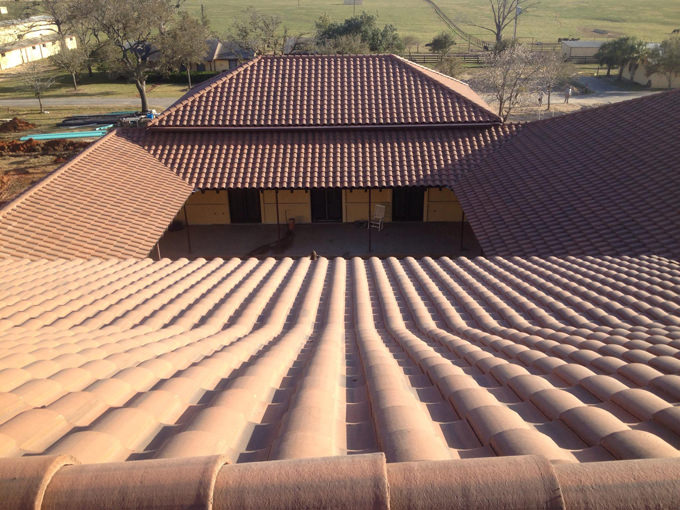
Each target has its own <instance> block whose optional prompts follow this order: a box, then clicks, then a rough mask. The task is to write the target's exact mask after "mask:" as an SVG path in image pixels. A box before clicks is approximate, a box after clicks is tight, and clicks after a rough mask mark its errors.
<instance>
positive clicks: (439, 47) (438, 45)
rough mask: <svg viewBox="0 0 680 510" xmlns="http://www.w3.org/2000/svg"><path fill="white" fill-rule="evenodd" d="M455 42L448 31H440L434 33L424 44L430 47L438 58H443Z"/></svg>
mask: <svg viewBox="0 0 680 510" xmlns="http://www.w3.org/2000/svg"><path fill="white" fill-rule="evenodd" d="M455 44H456V41H455V40H454V39H453V36H452V35H451V34H450V33H449V32H441V33H439V34H437V35H435V36H434V37H433V38H432V40H431V41H430V42H429V43H427V44H426V45H425V46H427V47H428V48H430V51H431V52H432V53H437V54H438V55H439V57H440V58H443V57H444V56H445V55H446V54H447V53H448V52H449V51H451V48H452V47H453V46H454V45H455Z"/></svg>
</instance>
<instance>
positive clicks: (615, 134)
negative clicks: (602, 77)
mask: <svg viewBox="0 0 680 510" xmlns="http://www.w3.org/2000/svg"><path fill="white" fill-rule="evenodd" d="M679 121H680V91H677V90H676V91H672V92H667V93H661V94H654V95H651V96H647V97H644V98H641V99H635V100H631V101H625V102H622V103H617V104H614V105H610V106H605V107H602V108H596V109H592V110H587V111H582V112H578V113H574V114H570V115H565V116H563V117H557V118H554V119H549V120H544V121H539V122H532V123H529V124H527V125H526V126H525V127H524V128H523V129H521V130H519V134H518V135H517V136H516V137H514V138H512V139H511V140H509V141H508V142H507V143H506V144H505V145H503V146H502V147H501V148H500V149H498V150H496V151H494V152H493V153H492V154H491V155H490V156H489V157H488V159H486V160H485V161H484V163H483V164H482V165H480V166H479V167H478V168H475V169H474V170H473V171H470V172H467V173H465V174H464V175H462V176H461V178H460V179H459V180H458V182H457V183H456V185H455V186H454V188H455V191H456V195H457V196H458V197H459V198H460V200H461V203H462V205H463V208H464V209H465V212H466V214H467V215H468V217H469V219H470V222H471V225H472V227H473V229H474V231H475V234H476V236H477V238H478V239H479V241H480V243H481V245H482V247H483V248H484V250H485V253H487V254H498V255H567V254H569V255H581V254H590V255H597V254H609V255H617V254H639V253H656V254H659V255H665V256H669V257H673V258H680V208H679V207H680V206H679V204H680V157H679V156H678V155H679V154H680V137H679V136H678V122H679Z"/></svg>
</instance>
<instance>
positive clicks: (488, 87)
mask: <svg viewBox="0 0 680 510" xmlns="http://www.w3.org/2000/svg"><path fill="white" fill-rule="evenodd" d="M540 69H541V66H540V59H539V58H538V56H537V54H536V53H534V52H532V51H531V50H530V49H529V48H528V47H526V46H524V45H521V44H517V45H511V46H510V47H508V48H507V49H505V50H504V51H502V52H499V53H496V54H491V55H490V56H489V57H488V60H487V62H486V65H485V67H484V68H483V69H482V70H481V71H480V72H479V73H478V75H477V76H476V77H475V79H474V80H473V82H474V85H475V87H476V88H478V89H479V90H482V91H485V92H488V93H490V94H492V95H493V96H494V98H495V99H496V101H498V115H499V117H501V118H502V119H503V121H506V120H507V119H508V117H509V116H510V114H511V113H512V111H513V109H515V108H516V107H517V106H518V105H519V104H520V101H521V98H522V95H523V94H526V93H528V92H531V91H534V90H535V89H536V83H537V81H536V80H537V76H538V74H539V72H540Z"/></svg>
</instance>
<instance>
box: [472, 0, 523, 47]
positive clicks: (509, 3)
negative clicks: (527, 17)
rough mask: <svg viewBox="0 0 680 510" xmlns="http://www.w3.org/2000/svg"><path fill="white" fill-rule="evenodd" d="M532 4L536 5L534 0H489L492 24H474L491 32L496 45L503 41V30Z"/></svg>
mask: <svg viewBox="0 0 680 510" xmlns="http://www.w3.org/2000/svg"><path fill="white" fill-rule="evenodd" d="M534 5H536V2H533V1H531V0H489V7H491V16H492V18H493V26H491V27H485V26H483V25H475V26H476V27H478V28H481V29H483V30H487V31H489V32H491V33H492V34H493V36H494V39H495V41H496V45H500V44H501V42H502V41H503V31H504V30H505V29H506V28H508V26H509V25H510V24H511V23H515V20H516V19H517V18H518V17H519V16H521V15H522V14H524V13H525V12H526V10H527V9H528V8H529V7H533V6H534Z"/></svg>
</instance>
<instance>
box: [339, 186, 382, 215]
mask: <svg viewBox="0 0 680 510" xmlns="http://www.w3.org/2000/svg"><path fill="white" fill-rule="evenodd" d="M375 204H382V205H384V206H385V221H386V222H387V221H392V190H391V189H383V190H377V189H374V190H371V216H373V213H374V212H375ZM342 221H344V222H347V223H352V222H354V221H368V191H366V190H357V189H355V190H348V189H345V190H342Z"/></svg>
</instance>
